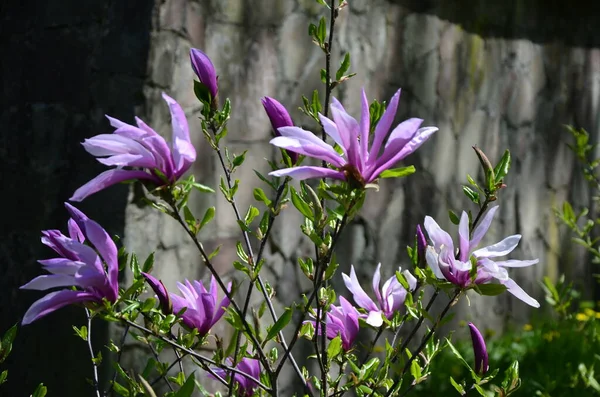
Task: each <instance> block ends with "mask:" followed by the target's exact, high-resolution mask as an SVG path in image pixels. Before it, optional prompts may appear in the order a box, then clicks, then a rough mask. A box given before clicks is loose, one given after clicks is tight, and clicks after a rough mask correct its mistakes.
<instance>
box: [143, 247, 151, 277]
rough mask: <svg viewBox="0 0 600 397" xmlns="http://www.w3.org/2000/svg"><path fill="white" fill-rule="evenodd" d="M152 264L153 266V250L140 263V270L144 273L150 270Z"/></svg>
mask: <svg viewBox="0 0 600 397" xmlns="http://www.w3.org/2000/svg"><path fill="white" fill-rule="evenodd" d="M153 266H154V252H152V253H151V254H150V255H148V257H147V258H146V260H145V261H144V264H143V265H142V271H143V272H144V273H148V272H149V271H150V270H152V267H153Z"/></svg>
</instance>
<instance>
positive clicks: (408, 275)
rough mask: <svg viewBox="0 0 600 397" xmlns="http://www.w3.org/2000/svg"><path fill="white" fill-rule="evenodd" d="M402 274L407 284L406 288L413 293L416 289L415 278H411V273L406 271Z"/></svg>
mask: <svg viewBox="0 0 600 397" xmlns="http://www.w3.org/2000/svg"><path fill="white" fill-rule="evenodd" d="M402 274H403V275H404V278H405V279H406V281H407V282H408V288H409V289H410V290H411V291H414V290H415V288H417V279H416V278H415V276H413V275H412V273H411V272H409V271H408V270H405V271H403V272H402Z"/></svg>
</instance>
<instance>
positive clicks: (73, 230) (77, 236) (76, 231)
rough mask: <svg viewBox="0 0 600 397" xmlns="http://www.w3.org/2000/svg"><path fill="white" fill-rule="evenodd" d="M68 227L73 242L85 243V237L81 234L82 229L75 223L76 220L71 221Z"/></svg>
mask: <svg viewBox="0 0 600 397" xmlns="http://www.w3.org/2000/svg"><path fill="white" fill-rule="evenodd" d="M67 227H68V228H69V236H70V237H71V238H72V239H73V240H76V241H79V242H80V243H83V242H84V241H85V236H84V235H83V233H82V232H81V229H80V228H79V226H78V225H77V222H75V220H74V219H69V222H68V223H67Z"/></svg>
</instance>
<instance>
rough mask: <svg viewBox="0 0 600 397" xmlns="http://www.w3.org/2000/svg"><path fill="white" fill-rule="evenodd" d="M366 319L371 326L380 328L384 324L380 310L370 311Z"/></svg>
mask: <svg viewBox="0 0 600 397" xmlns="http://www.w3.org/2000/svg"><path fill="white" fill-rule="evenodd" d="M365 321H366V323H367V324H369V325H370V326H372V327H375V328H379V327H381V326H382V325H383V316H382V315H381V312H380V311H374V312H369V315H368V316H367V319H366V320H365Z"/></svg>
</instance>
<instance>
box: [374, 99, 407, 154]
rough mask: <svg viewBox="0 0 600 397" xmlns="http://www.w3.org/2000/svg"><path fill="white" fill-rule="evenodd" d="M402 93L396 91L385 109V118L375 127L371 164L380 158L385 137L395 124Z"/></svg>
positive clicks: (382, 117)
mask: <svg viewBox="0 0 600 397" xmlns="http://www.w3.org/2000/svg"><path fill="white" fill-rule="evenodd" d="M400 92H401V90H398V91H396V93H395V94H394V96H392V99H390V104H389V105H388V106H387V108H386V109H385V112H384V113H383V116H381V119H380V120H379V122H378V123H377V126H376V127H375V133H374V138H373V145H372V146H371V151H370V152H369V159H370V161H369V162H370V163H373V162H374V161H375V159H377V157H378V156H379V150H380V149H381V144H382V143H383V141H384V139H385V137H386V136H387V134H388V131H389V130H390V128H391V127H392V123H393V122H394V118H395V117H396V111H397V110H398V102H399V101H400Z"/></svg>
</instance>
